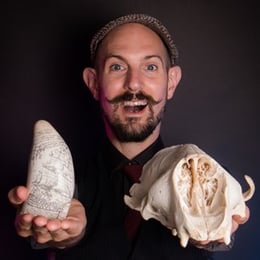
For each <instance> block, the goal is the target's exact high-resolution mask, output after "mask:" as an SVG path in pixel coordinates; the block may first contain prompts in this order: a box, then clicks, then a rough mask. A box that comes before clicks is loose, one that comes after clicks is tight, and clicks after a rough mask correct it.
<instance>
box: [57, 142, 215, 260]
mask: <svg viewBox="0 0 260 260" xmlns="http://www.w3.org/2000/svg"><path fill="white" fill-rule="evenodd" d="M162 148H163V143H162V141H161V139H160V138H158V139H157V140H156V142H154V143H153V144H152V145H151V146H150V147H148V148H147V149H146V150H144V151H143V152H142V153H140V154H139V155H137V156H136V157H135V158H133V159H132V160H128V159H127V158H126V157H125V156H124V155H123V154H121V153H120V152H119V151H118V150H117V149H116V148H115V147H114V146H113V145H112V144H111V143H110V142H109V141H108V140H107V141H106V143H105V144H104V145H103V146H102V148H101V150H100V152H99V153H98V155H97V156H96V157H95V159H89V160H88V162H87V165H86V170H85V171H84V172H83V173H81V174H80V175H79V176H77V187H78V199H79V200H80V201H81V202H82V203H83V205H84V206H85V208H86V215H87V230H86V235H85V237H84V238H83V239H82V241H81V242H80V243H79V244H78V245H76V246H74V247H73V248H70V249H64V250H59V251H58V252H57V259H63V260H64V259H70V260H71V259H77V260H81V259H82V260H83V259H85V260H92V259H98V260H99V259H100V260H103V259H104V260H110V259H111V260H117V259H118V260H126V259H129V260H142V259H144V260H153V259H156V260H157V259H158V260H159V259H162V260H164V259H165V260H167V259H171V260H174V259H181V260H185V259H187V260H188V259H198V260H199V259H201V260H202V259H213V258H212V253H210V252H208V251H206V250H203V249H198V248H196V247H194V246H192V245H188V246H187V247H186V248H182V247H181V246H180V243H179V239H178V237H175V236H173V235H172V234H171V231H170V230H169V229H167V228H166V227H164V226H163V225H161V224H160V223H159V222H158V221H156V220H153V219H150V220H148V221H145V220H143V221H142V224H141V227H140V228H139V231H138V234H137V236H136V238H135V240H134V241H129V240H128V239H127V236H126V233H125V230H124V224H123V223H124V218H125V213H126V209H127V206H126V205H125V204H124V202H123V197H124V195H125V194H127V193H128V190H129V187H130V186H131V183H130V182H129V180H128V178H127V177H126V176H125V175H124V174H122V171H121V168H122V167H123V166H124V165H125V164H129V163H137V164H141V165H144V164H145V163H146V162H147V161H148V160H149V159H151V158H152V156H153V155H154V154H155V153H156V152H158V151H159V150H160V149H162Z"/></svg>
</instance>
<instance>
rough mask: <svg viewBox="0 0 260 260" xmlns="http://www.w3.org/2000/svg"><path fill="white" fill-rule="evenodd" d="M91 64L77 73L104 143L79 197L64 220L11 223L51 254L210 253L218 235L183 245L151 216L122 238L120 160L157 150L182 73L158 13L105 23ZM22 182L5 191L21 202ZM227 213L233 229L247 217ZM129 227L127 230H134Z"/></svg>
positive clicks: (134, 160) (143, 157)
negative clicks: (98, 116)
mask: <svg viewBox="0 0 260 260" xmlns="http://www.w3.org/2000/svg"><path fill="white" fill-rule="evenodd" d="M91 56H92V60H93V65H94V66H93V68H86V69H85V70H84V72H83V79H84V81H85V83H86V85H87V87H88V88H89V90H90V91H91V93H92V95H93V97H94V98H95V99H96V100H98V101H99V103H100V107H101V111H102V117H103V119H104V125H105V129H106V134H107V141H106V142H105V144H104V145H103V146H102V148H101V149H100V152H99V154H98V155H97V156H96V158H95V159H92V158H91V159H90V160H88V162H87V165H86V170H85V171H84V172H82V173H81V174H80V175H79V176H77V183H76V185H77V191H78V192H77V199H73V200H72V203H71V208H70V210H69V213H68V216H67V218H66V219H65V220H62V221H60V220H48V219H46V218H44V217H42V216H36V217H35V216H32V215H30V214H26V215H19V214H18V215H17V217H16V229H17V232H18V234H19V235H20V236H22V237H33V240H34V241H36V242H37V243H38V244H40V245H47V246H49V247H51V248H57V250H56V254H57V259H73V258H75V259H120V260H122V259H211V257H212V253H211V252H210V251H212V250H213V251H214V250H221V249H222V250H226V249H228V248H229V247H230V246H231V245H229V246H225V245H224V244H223V243H222V241H202V242H198V241H190V243H189V245H188V246H187V248H182V247H181V246H180V245H179V241H178V238H176V237H174V236H172V234H171V232H170V231H169V230H168V229H167V228H165V227H163V226H162V225H161V224H160V223H159V222H157V221H155V220H149V221H141V223H140V219H139V224H138V226H137V228H136V232H135V233H134V234H132V236H131V237H129V236H128V233H127V229H126V227H125V224H124V222H125V219H126V216H127V215H128V211H129V209H127V207H126V206H125V205H124V203H123V196H124V194H126V193H128V190H129V187H130V186H131V184H132V183H131V181H130V179H129V178H128V177H127V175H125V174H124V173H123V172H124V168H125V165H143V164H144V163H146V162H147V161H148V160H149V159H150V158H152V156H153V155H154V154H155V153H156V152H157V151H159V150H160V149H162V148H163V144H162V141H161V138H160V128H161V120H162V117H163V113H164V109H165V105H166V102H167V100H169V99H171V98H172V97H173V95H174V92H175V89H176V87H177V85H178V83H179V81H180V79H181V69H180V67H179V66H177V65H176V59H177V49H176V47H175V45H174V43H173V41H172V38H171V36H170V35H169V33H168V31H167V29H166V28H165V27H164V26H163V25H162V24H161V22H160V21H158V20H157V19H155V18H153V17H150V16H147V15H143V14H132V15H127V16H124V17H120V18H118V19H116V20H114V21H112V22H110V23H108V24H107V25H106V26H104V27H103V28H102V29H101V30H100V31H99V32H98V33H97V34H96V35H95V36H94V38H93V40H92V42H91ZM27 196H28V190H27V189H26V188H25V187H21V186H20V187H17V188H14V189H12V190H11V191H10V192H9V199H10V202H11V203H12V204H14V205H16V206H18V205H21V204H22V203H23V202H24V201H25V200H26V198H27ZM248 217H249V212H248V209H247V217H246V218H245V219H241V218H238V217H237V216H234V217H233V231H235V230H236V229H237V227H238V225H239V224H242V223H244V222H245V221H247V219H248ZM132 231H133V229H132Z"/></svg>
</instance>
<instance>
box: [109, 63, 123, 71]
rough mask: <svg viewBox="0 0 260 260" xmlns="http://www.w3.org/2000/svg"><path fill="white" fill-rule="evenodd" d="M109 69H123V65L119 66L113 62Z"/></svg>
mask: <svg viewBox="0 0 260 260" xmlns="http://www.w3.org/2000/svg"><path fill="white" fill-rule="evenodd" d="M110 69H111V70H112V71H120V70H122V69H123V66H121V65H120V64H113V65H111V66H110Z"/></svg>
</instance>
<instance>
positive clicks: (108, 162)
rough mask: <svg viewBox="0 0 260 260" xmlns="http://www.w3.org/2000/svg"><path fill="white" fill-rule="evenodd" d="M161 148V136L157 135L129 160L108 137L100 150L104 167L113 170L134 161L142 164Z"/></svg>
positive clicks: (162, 146)
mask: <svg viewBox="0 0 260 260" xmlns="http://www.w3.org/2000/svg"><path fill="white" fill-rule="evenodd" d="M162 148H164V145H163V142H162V139H161V137H160V136H159V137H158V138H157V140H156V141H155V142H154V143H152V144H151V145H150V146H149V147H147V148H146V149H145V150H144V151H142V152H141V153H139V154H138V155H137V156H135V157H134V158H133V159H132V160H129V159H128V158H126V157H125V156H124V155H123V154H122V153H120V152H119V151H118V150H117V149H116V148H115V147H114V146H113V145H112V143H111V142H110V141H109V140H108V139H107V140H106V142H105V144H104V146H103V149H102V150H103V158H104V159H105V166H106V168H107V169H108V170H109V171H111V172H114V171H116V170H118V169H120V168H121V167H122V166H123V165H126V164H132V163H136V164H140V165H144V164H145V163H146V162H147V161H148V160H150V159H151V158H152V157H153V156H154V154H155V153H157V152H158V151H159V150H161V149H162Z"/></svg>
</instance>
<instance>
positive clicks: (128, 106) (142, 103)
mask: <svg viewBox="0 0 260 260" xmlns="http://www.w3.org/2000/svg"><path fill="white" fill-rule="evenodd" d="M146 106H147V101H146V100H138V101H125V102H123V108H124V110H125V111H126V112H129V113H138V112H141V111H142V110H144V109H145V107H146Z"/></svg>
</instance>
